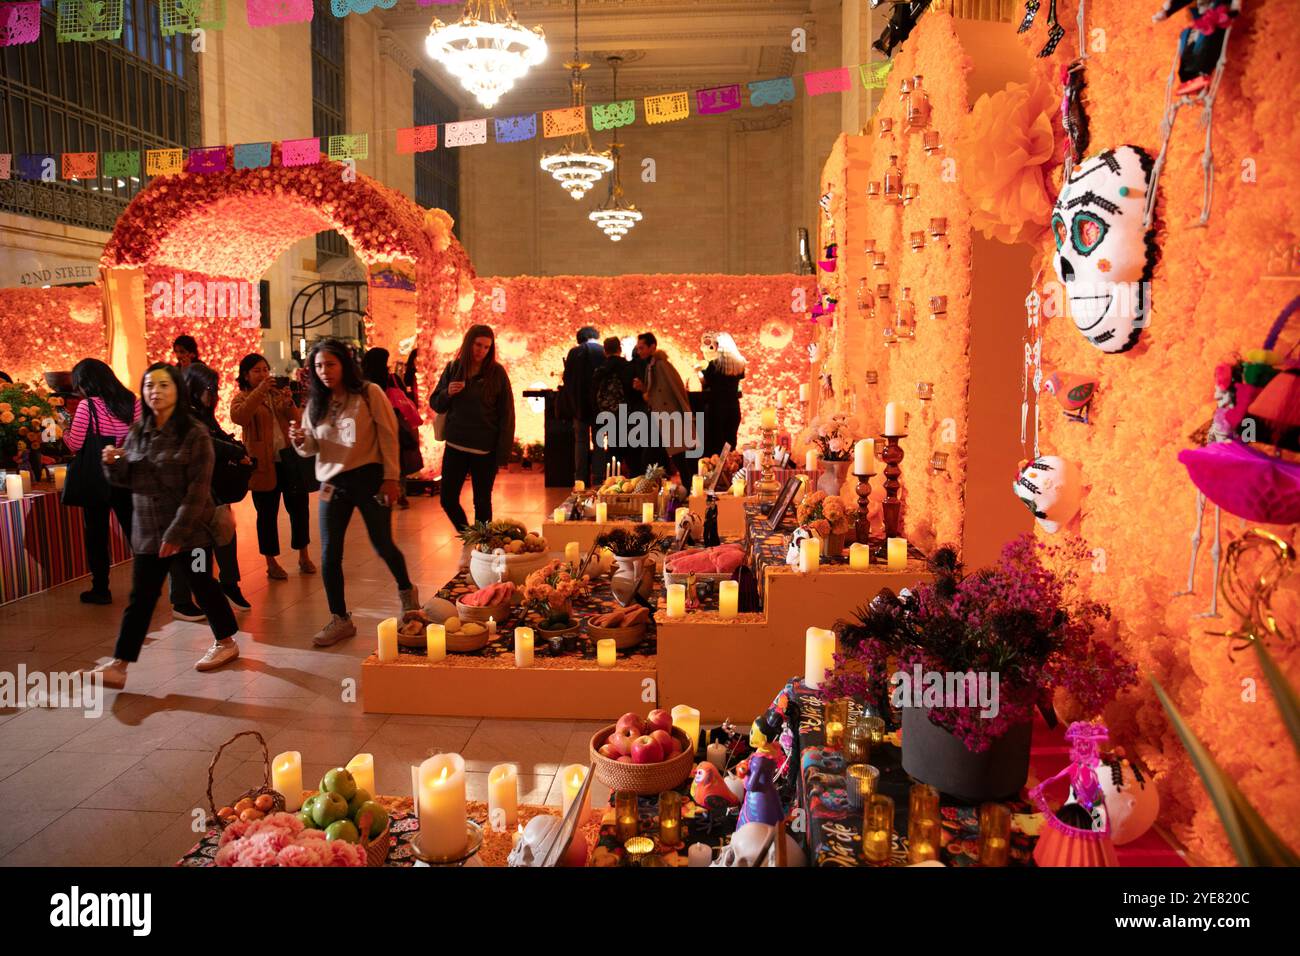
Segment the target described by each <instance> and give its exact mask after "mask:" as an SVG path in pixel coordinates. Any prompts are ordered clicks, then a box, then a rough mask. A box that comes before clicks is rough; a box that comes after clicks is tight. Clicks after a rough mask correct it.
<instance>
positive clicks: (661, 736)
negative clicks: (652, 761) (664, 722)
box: [650, 730, 680, 760]
mask: <svg viewBox="0 0 1300 956" xmlns="http://www.w3.org/2000/svg"><path fill="white" fill-rule="evenodd" d="M650 738H651V739H652V740H653V741H654V742H655V743H657V744H658V745H659V752H660V753H662V754H663V756H662V757H660V758H659V759H660V760H667V759H668V758H669V757H670V756H672V748H673V744H675V743H676V741H675V740H673V735H672V734H670V733H668V731H666V730H656V731H654V732H653V733H652V734H651V735H650ZM679 749H680V748H679Z"/></svg>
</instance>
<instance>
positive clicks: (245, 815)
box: [239, 807, 266, 823]
mask: <svg viewBox="0 0 1300 956" xmlns="http://www.w3.org/2000/svg"><path fill="white" fill-rule="evenodd" d="M265 815H266V814H264V813H263V812H262V811H261V810H258V809H257V808H256V807H249V808H248V809H247V810H245V811H243V812H242V813H241V814H240V815H239V819H241V820H243V821H244V822H245V823H252V822H253V821H254V820H260V819H262V817H264V816H265Z"/></svg>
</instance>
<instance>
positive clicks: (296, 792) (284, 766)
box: [271, 750, 373, 813]
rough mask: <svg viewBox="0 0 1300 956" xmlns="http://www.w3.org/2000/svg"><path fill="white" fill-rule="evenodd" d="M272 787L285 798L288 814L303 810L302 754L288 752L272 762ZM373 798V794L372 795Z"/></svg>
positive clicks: (276, 757) (277, 756) (294, 751)
mask: <svg viewBox="0 0 1300 956" xmlns="http://www.w3.org/2000/svg"><path fill="white" fill-rule="evenodd" d="M271 786H272V787H273V788H274V789H275V790H277V791H279V793H280V796H282V797H284V809H285V812H286V813H297V812H298V811H299V810H300V809H302V754H301V753H299V752H298V751H297V750H286V751H285V752H284V753H282V754H276V755H275V759H274V760H272V761H271ZM372 796H373V794H372Z"/></svg>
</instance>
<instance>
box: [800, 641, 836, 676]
mask: <svg viewBox="0 0 1300 956" xmlns="http://www.w3.org/2000/svg"><path fill="white" fill-rule="evenodd" d="M803 662H804V663H803V675H804V676H803V681H804V683H805V684H807V685H808V687H809V689H810V690H817V689H818V688H820V687H821V685H822V681H823V680H825V679H826V672H827V671H828V670H830V669H832V668H833V667H834V666H835V632H834V631H831V630H827V629H826V628H824V627H810V628H808V630H807V631H806V632H805V633H804V655H803Z"/></svg>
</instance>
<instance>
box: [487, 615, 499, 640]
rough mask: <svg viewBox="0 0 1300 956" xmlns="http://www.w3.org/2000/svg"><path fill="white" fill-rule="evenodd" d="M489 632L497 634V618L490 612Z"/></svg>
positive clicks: (494, 635) (493, 634)
mask: <svg viewBox="0 0 1300 956" xmlns="http://www.w3.org/2000/svg"><path fill="white" fill-rule="evenodd" d="M488 634H490V635H492V636H493V637H496V636H497V619H496V618H495V617H493V616H492V615H490V614H489V615H488Z"/></svg>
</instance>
